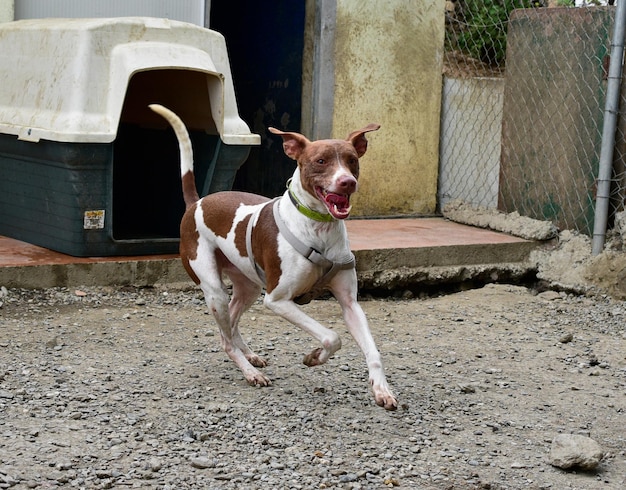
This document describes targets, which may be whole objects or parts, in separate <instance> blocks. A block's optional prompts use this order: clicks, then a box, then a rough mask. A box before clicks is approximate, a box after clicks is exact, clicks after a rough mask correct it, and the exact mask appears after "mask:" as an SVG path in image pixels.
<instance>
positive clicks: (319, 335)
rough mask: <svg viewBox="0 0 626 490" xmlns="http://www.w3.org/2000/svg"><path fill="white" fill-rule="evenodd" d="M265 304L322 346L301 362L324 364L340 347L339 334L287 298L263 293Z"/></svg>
mask: <svg viewBox="0 0 626 490" xmlns="http://www.w3.org/2000/svg"><path fill="white" fill-rule="evenodd" d="M264 302H265V306H267V307H268V308H269V309H270V310H272V311H273V312H274V313H276V314H278V315H280V316H281V317H283V318H284V319H285V320H287V321H288V322H291V323H293V324H294V325H296V326H298V327H300V328H301V329H303V330H305V331H307V332H308V333H309V334H311V335H312V336H313V337H315V338H316V339H317V340H318V341H319V342H320V344H322V347H320V348H317V349H314V350H313V351H311V352H310V353H309V354H307V355H305V356H304V359H303V362H304V364H306V365H307V366H309V367H311V366H317V365H319V364H324V363H325V362H326V361H328V359H329V358H330V357H331V356H332V355H333V354H334V353H335V352H337V351H338V350H339V349H340V348H341V339H340V338H339V335H338V334H337V333H335V332H333V331H332V330H330V329H328V328H326V327H324V326H323V325H321V324H320V323H318V322H316V321H315V320H313V318H311V317H310V316H308V315H307V314H306V313H304V312H303V311H302V310H301V309H300V307H299V306H298V305H297V304H295V303H294V302H293V301H291V300H288V299H276V298H275V297H274V296H273V295H272V294H266V295H265V301H264Z"/></svg>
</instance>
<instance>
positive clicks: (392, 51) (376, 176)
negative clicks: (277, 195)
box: [332, 0, 445, 216]
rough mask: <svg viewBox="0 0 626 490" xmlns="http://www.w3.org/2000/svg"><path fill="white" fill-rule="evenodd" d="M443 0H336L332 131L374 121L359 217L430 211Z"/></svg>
mask: <svg viewBox="0 0 626 490" xmlns="http://www.w3.org/2000/svg"><path fill="white" fill-rule="evenodd" d="M444 4H445V2H444V0H410V1H407V0H385V1H384V2H383V1H377V0H337V18H336V32H335V59H334V72H335V94H334V111H333V121H332V134H333V136H335V137H339V136H341V137H343V136H345V135H347V134H348V133H349V132H350V131H352V130H354V129H358V128H359V127H361V126H365V124H367V123H369V122H377V123H379V124H381V125H382V127H381V129H380V130H378V131H377V132H375V133H369V137H368V139H369V141H370V145H369V148H368V152H367V154H366V155H365V156H364V157H363V158H362V160H361V177H360V179H359V192H358V193H357V195H356V196H355V197H354V211H353V215H354V216H384V215H387V216H389V215H398V214H400V215H403V214H432V213H434V212H435V206H436V194H437V174H438V162H439V114H440V107H441V90H442V75H441V72H442V60H443V39H444V27H445V25H444Z"/></svg>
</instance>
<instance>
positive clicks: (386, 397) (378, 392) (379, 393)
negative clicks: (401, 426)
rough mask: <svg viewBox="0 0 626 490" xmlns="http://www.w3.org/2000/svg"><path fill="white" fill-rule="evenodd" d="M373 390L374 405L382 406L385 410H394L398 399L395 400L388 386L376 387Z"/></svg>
mask: <svg viewBox="0 0 626 490" xmlns="http://www.w3.org/2000/svg"><path fill="white" fill-rule="evenodd" d="M373 391H374V400H375V401H376V405H378V406H379V407H383V408H384V409H385V410H396V409H397V408H398V400H396V397H395V396H394V395H393V393H391V391H389V389H388V388H381V387H378V389H376V388H374V390H373Z"/></svg>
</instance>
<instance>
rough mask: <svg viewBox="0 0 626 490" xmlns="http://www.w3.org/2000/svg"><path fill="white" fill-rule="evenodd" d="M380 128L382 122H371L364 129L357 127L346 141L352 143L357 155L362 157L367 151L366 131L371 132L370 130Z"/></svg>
mask: <svg viewBox="0 0 626 490" xmlns="http://www.w3.org/2000/svg"><path fill="white" fill-rule="evenodd" d="M378 129H380V124H376V123H370V124H368V125H367V126H365V127H364V128H362V129H357V130H356V131H352V132H351V133H350V135H349V136H348V137H347V138H346V141H349V142H350V143H352V146H354V148H355V149H356V153H357V155H359V158H361V157H362V156H363V155H365V152H366V151H367V140H366V139H365V133H369V132H370V131H377V130H378Z"/></svg>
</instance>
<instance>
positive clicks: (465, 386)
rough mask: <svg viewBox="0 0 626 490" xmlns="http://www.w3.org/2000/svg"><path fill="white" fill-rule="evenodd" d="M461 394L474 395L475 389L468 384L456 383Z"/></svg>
mask: <svg viewBox="0 0 626 490" xmlns="http://www.w3.org/2000/svg"><path fill="white" fill-rule="evenodd" d="M458 386H459V390H461V393H476V387H475V386H474V385H472V384H470V383H458Z"/></svg>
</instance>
